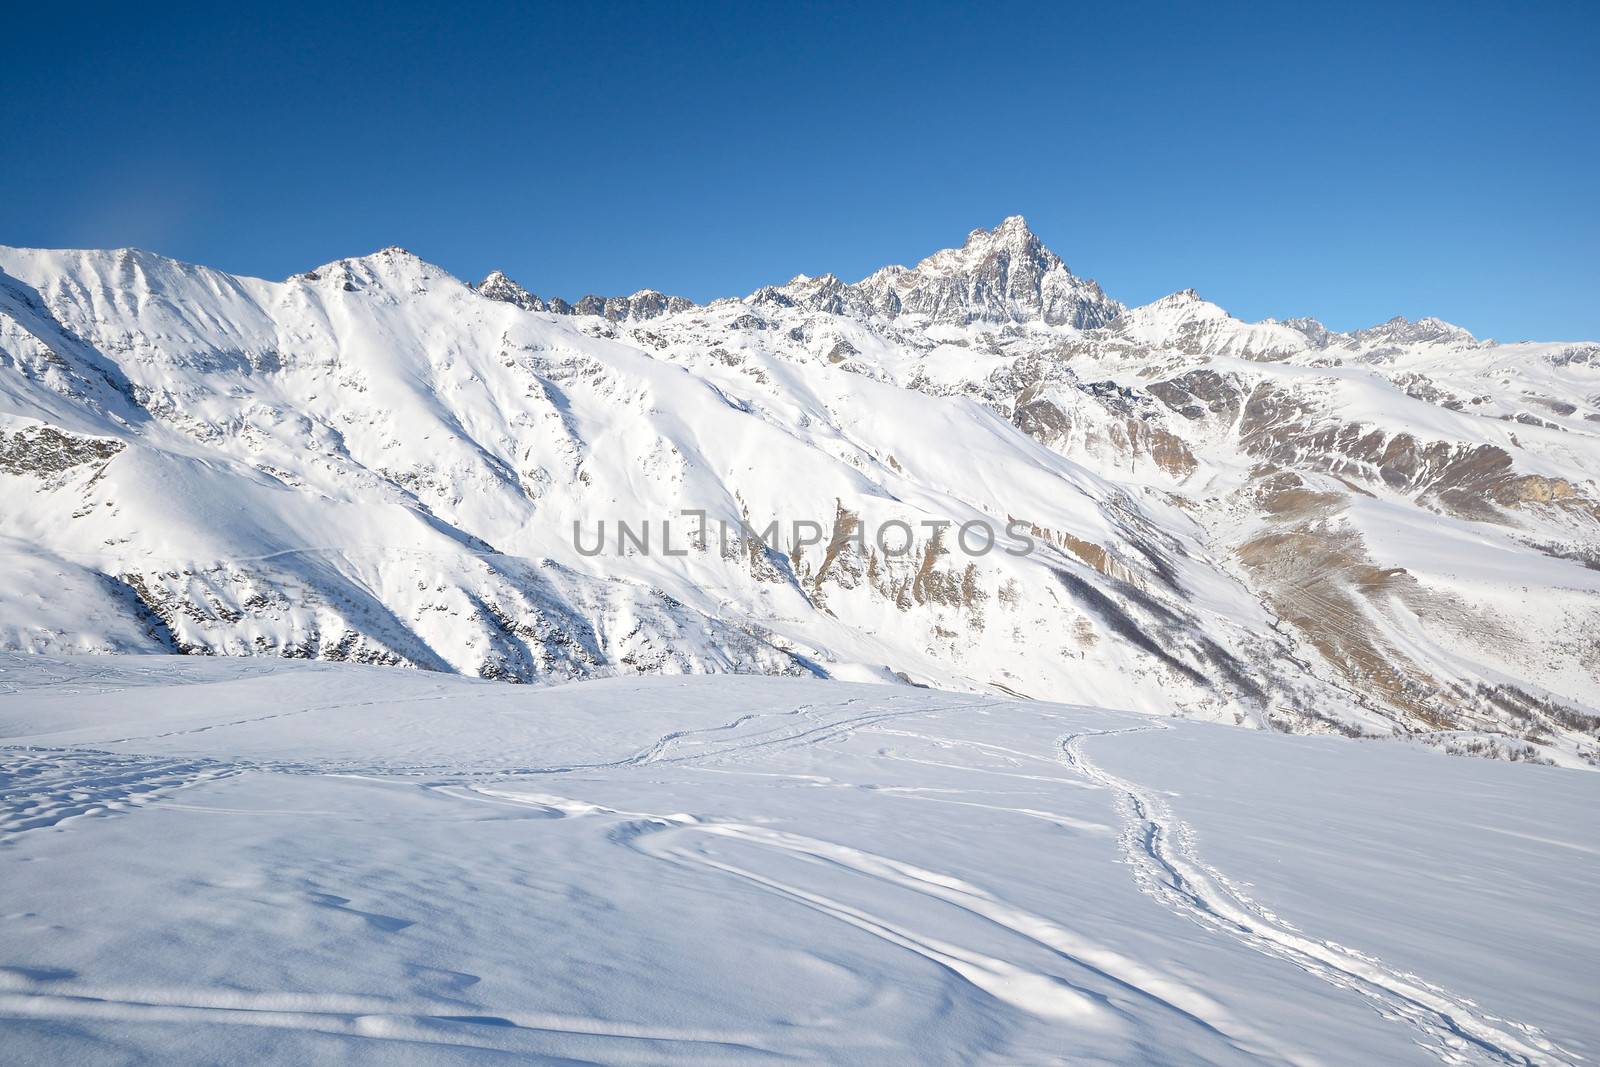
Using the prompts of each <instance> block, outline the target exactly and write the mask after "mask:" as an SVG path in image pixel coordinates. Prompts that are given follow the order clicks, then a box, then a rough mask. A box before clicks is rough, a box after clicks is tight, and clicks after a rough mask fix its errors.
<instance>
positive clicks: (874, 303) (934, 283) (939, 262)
mask: <svg viewBox="0 0 1600 1067" xmlns="http://www.w3.org/2000/svg"><path fill="white" fill-rule="evenodd" d="M763 294H764V297H763V298H764V299H767V300H773V299H777V298H779V297H781V298H782V299H785V300H787V301H789V302H791V303H792V304H793V305H794V306H798V307H804V308H809V309H811V310H814V311H825V312H828V313H830V314H853V315H861V316H871V317H876V318H882V319H891V320H892V319H898V318H901V317H903V316H920V317H922V318H923V319H925V320H926V321H927V322H929V323H949V324H955V325H966V324H968V323H974V322H993V323H1026V322H1039V323H1045V324H1047V325H1052V326H1057V325H1065V326H1073V327H1077V328H1079V329H1091V328H1093V327H1096V326H1104V325H1106V324H1107V323H1109V322H1111V320H1113V319H1115V318H1116V317H1117V315H1118V314H1119V313H1120V312H1121V311H1122V305H1120V304H1118V303H1117V302H1116V301H1115V300H1112V299H1111V298H1109V297H1107V296H1106V295H1105V293H1104V292H1103V291H1102V290H1101V289H1100V286H1099V285H1098V284H1097V283H1095V282H1094V281H1091V280H1089V279H1087V278H1079V277H1077V276H1076V275H1074V274H1073V273H1072V272H1071V271H1069V270H1068V269H1067V266H1066V264H1065V263H1063V262H1062V261H1061V258H1060V257H1059V256H1057V255H1056V254H1055V253H1054V252H1052V251H1050V250H1049V249H1048V248H1046V247H1045V246H1044V244H1043V243H1042V242H1041V241H1040V240H1039V238H1038V237H1037V236H1036V235H1035V234H1034V233H1033V231H1032V230H1030V229H1028V224H1027V222H1026V221H1025V220H1024V219H1023V218H1022V216H1021V215H1013V216H1011V217H1010V218H1008V219H1006V220H1005V221H1004V222H1002V223H1000V225H998V226H996V227H995V228H994V229H992V230H981V229H980V230H973V231H972V233H970V234H968V235H967V240H966V242H965V243H964V244H963V245H962V246H961V247H960V248H950V249H945V250H944V251H941V252H935V253H934V254H933V255H931V256H929V257H928V258H926V259H924V260H922V261H921V262H920V263H918V264H917V265H916V266H915V267H911V268H906V267H885V268H883V269H882V270H880V271H878V272H876V273H875V274H872V275H870V276H869V277H867V278H865V279H863V280H861V281H859V282H857V283H855V284H854V285H845V284H843V283H842V282H840V281H839V279H838V278H836V277H834V276H833V275H831V274H825V275H823V276H821V277H819V278H805V277H801V278H796V279H794V280H793V281H791V282H790V283H789V284H788V285H786V286H783V287H782V289H781V290H779V291H778V292H777V293H776V294H774V293H771V292H768V291H763Z"/></svg>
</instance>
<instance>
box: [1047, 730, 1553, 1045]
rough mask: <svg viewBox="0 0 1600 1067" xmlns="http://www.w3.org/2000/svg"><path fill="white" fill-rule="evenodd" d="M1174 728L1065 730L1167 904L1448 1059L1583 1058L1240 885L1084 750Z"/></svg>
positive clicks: (1143, 882) (1154, 891)
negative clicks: (1357, 1000)
mask: <svg viewBox="0 0 1600 1067" xmlns="http://www.w3.org/2000/svg"><path fill="white" fill-rule="evenodd" d="M1166 729H1171V727H1168V726H1166V725H1164V724H1161V723H1155V724H1152V725H1150V726H1134V727H1128V728H1126V729H1120V730H1085V731H1082V732H1079V733H1074V734H1069V735H1068V736H1066V737H1064V738H1062V740H1061V742H1060V750H1061V753H1062V755H1063V757H1064V759H1065V762H1066V763H1067V765H1068V766H1069V767H1071V768H1072V769H1074V770H1075V771H1077V772H1078V773H1080V774H1082V775H1084V776H1085V777H1086V778H1089V779H1090V780H1092V781H1094V782H1097V783H1099V784H1100V785H1103V786H1105V787H1106V788H1108V789H1111V790H1114V791H1115V792H1116V793H1117V794H1118V805H1119V807H1120V808H1121V810H1122V813H1123V817H1124V826H1123V833H1122V836H1121V841H1122V847H1123V853H1124V854H1125V855H1126V857H1127V859H1128V861H1129V863H1130V864H1131V865H1132V866H1133V868H1134V876H1135V878H1136V879H1137V880H1138V883H1139V886H1140V888H1141V889H1143V890H1144V891H1145V892H1146V893H1148V894H1149V895H1151V896H1153V897H1155V898H1156V899H1157V900H1159V901H1161V902H1162V903H1163V904H1165V905H1166V906H1167V907H1169V908H1171V909H1172V910H1174V911H1177V912H1178V913H1180V914H1182V915H1186V916H1188V917H1189V918H1191V919H1193V920H1194V921H1196V922H1197V923H1199V924H1200V925H1202V926H1205V927H1208V928H1210V929H1213V930H1217V931H1220V932H1222V933H1224V934H1226V935H1228V936H1230V937H1233V938H1234V939H1236V940H1238V941H1240V942H1242V943H1243V944H1245V945H1247V946H1248V947H1250V948H1252V949H1254V950H1255V951H1257V952H1261V953H1263V954H1266V955H1270V956H1275V957H1277V958H1279V959H1283V960H1287V961H1288V962H1290V963H1292V964H1294V965H1295V966H1296V967H1299V968H1300V969H1301V970H1303V971H1306V972H1307V973H1309V974H1312V975H1315V976H1316V977H1317V978H1320V979H1322V980H1323V981H1325V982H1327V983H1329V984H1330V985H1333V986H1335V987H1337V988H1339V989H1347V990H1352V991H1354V992H1356V993H1359V994H1360V995H1362V996H1364V997H1366V998H1368V999H1370V1000H1372V1001H1373V1002H1374V1005H1375V1007H1376V1008H1377V1010H1378V1013H1379V1014H1380V1015H1381V1016H1383V1018H1385V1019H1388V1020H1390V1021H1402V1022H1405V1023H1407V1024H1409V1025H1411V1026H1413V1027H1414V1028H1416V1029H1417V1030H1418V1031H1419V1035H1420V1036H1419V1038H1418V1042H1417V1043H1418V1044H1419V1045H1420V1046H1421V1047H1423V1048H1425V1049H1427V1050H1428V1051H1429V1052H1431V1053H1433V1054H1434V1055H1435V1056H1437V1057H1438V1058H1439V1059H1440V1060H1442V1061H1443V1062H1445V1063H1447V1064H1452V1065H1455V1064H1470V1063H1494V1064H1517V1065H1525V1067H1546V1065H1550V1067H1576V1065H1577V1064H1578V1063H1579V1062H1580V1060H1579V1059H1578V1057H1576V1056H1574V1055H1572V1054H1571V1053H1568V1052H1567V1051H1566V1050H1564V1049H1562V1048H1560V1047H1559V1046H1557V1045H1556V1044H1555V1043H1553V1042H1552V1041H1550V1040H1549V1039H1548V1038H1546V1037H1545V1036H1544V1035H1543V1034H1542V1033H1540V1031H1539V1030H1538V1029H1537V1028H1535V1027H1532V1026H1528V1025H1525V1024H1522V1023H1517V1022H1512V1021H1509V1020H1505V1019H1500V1018H1497V1017H1495V1016H1493V1015H1489V1014H1487V1013H1484V1012H1482V1011H1480V1010H1478V1007H1477V1005H1476V1004H1474V1003H1473V1002H1472V1001H1470V1000H1467V999H1466V998H1463V997H1459V996H1456V995H1455V994H1452V993H1450V992H1449V991H1447V990H1445V989H1442V988H1440V987H1439V986H1437V985H1434V984H1433V983H1431V982H1428V981H1426V980H1424V979H1422V978H1420V977H1418V976H1417V975H1414V974H1409V973H1406V972H1401V971H1397V970H1394V969H1392V968H1390V967H1387V966H1385V965H1384V964H1383V963H1382V961H1380V960H1379V959H1377V958H1376V957H1373V956H1370V955H1368V954H1366V953H1364V952H1360V951H1358V950H1355V949H1352V948H1348V947H1346V946H1344V945H1340V944H1337V943H1335V942H1332V941H1324V940H1319V939H1317V938H1314V937H1312V936H1310V935H1308V934H1305V933H1303V932H1301V931H1300V929H1299V928H1298V927H1296V926H1294V925H1292V924H1291V923H1289V922H1287V921H1285V920H1284V919H1282V918H1280V917H1279V916H1277V915H1275V914H1273V913H1272V912H1271V911H1269V910H1268V909H1266V908H1264V907H1263V906H1261V905H1260V904H1258V903H1256V902H1255V901H1254V900H1252V899H1250V897H1248V896H1246V895H1245V894H1244V893H1243V892H1241V891H1240V889H1239V887H1238V886H1237V885H1236V884H1235V883H1234V882H1232V881H1230V880H1229V879H1228V878H1227V877H1226V876H1224V875H1223V874H1222V873H1221V872H1219V871H1217V870H1216V869H1215V868H1213V867H1211V866H1209V865H1207V864H1206V863H1205V862H1203V861H1202V860H1201V859H1200V858H1199V856H1198V855H1197V853H1196V850H1195V844H1194V838H1195V835H1194V832H1193V830H1192V829H1191V828H1190V827H1189V826H1188V825H1187V824H1186V823H1184V822H1182V821H1181V820H1179V819H1177V818H1176V817H1174V816H1173V814H1172V813H1171V810H1170V809H1169V808H1168V806H1167V805H1166V803H1165V802H1164V801H1163V800H1162V799H1161V798H1160V797H1159V796H1158V795H1157V794H1156V793H1155V792H1154V791H1153V790H1150V789H1147V788H1145V787H1142V786H1139V785H1137V784H1135V783H1133V782H1129V781H1127V780H1126V779H1123V778H1119V777H1117V776H1116V775H1114V774H1111V773H1110V772H1108V771H1105V770H1102V769H1101V768H1099V767H1098V766H1096V765H1095V764H1094V762H1093V761H1091V760H1090V759H1089V758H1088V756H1087V755H1085V753H1084V751H1083V744H1084V742H1085V740H1087V739H1089V738H1093V737H1114V736H1116V735H1119V734H1129V733H1144V732H1148V731H1151V730H1166Z"/></svg>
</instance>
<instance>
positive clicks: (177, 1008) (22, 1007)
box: [0, 967, 785, 1064]
mask: <svg viewBox="0 0 1600 1067" xmlns="http://www.w3.org/2000/svg"><path fill="white" fill-rule="evenodd" d="M74 978H75V976H73V975H71V974H70V973H63V974H52V973H39V972H36V971H31V970H30V969H28V968H16V967H0V1016H6V1017H10V1018H18V1019H47V1020H52V1021H85V1022H87V1021H108V1022H125V1023H136V1024H137V1023H146V1024H148V1023H173V1024H179V1025H183V1026H197V1025H224V1026H260V1027H269V1028H273V1029H280V1030H298V1031H310V1032H316V1033H323V1034H332V1035H336V1036H344V1037H357V1038H367V1039H376V1040H383V1041H398V1042H409V1043H413V1044H427V1045H448V1046H453V1047H459V1048H468V1049H483V1050H485V1051H490V1052H499V1053H501V1054H504V1053H505V1051H506V1048H505V1043H504V1041H503V1040H502V1041H491V1040H487V1039H479V1040H475V1039H474V1033H475V1032H476V1033H477V1034H482V1035H484V1036H485V1038H487V1036H488V1035H490V1034H495V1033H503V1032H504V1031H506V1030H513V1031H520V1032H522V1034H523V1035H524V1036H526V1037H531V1038H533V1039H535V1040H538V1039H541V1038H543V1039H550V1038H563V1039H569V1040H570V1039H589V1040H600V1041H604V1042H606V1043H608V1044H609V1045H611V1046H612V1047H609V1048H608V1049H607V1052H606V1054H607V1055H609V1056H612V1057H614V1060H613V1062H624V1063H630V1062H631V1063H648V1064H654V1063H668V1062H674V1063H685V1064H694V1063H697V1062H700V1060H701V1059H703V1057H704V1054H705V1050H706V1049H707V1048H710V1047H716V1048H720V1049H721V1050H722V1051H723V1052H734V1053H737V1054H739V1055H740V1056H741V1057H744V1058H746V1059H752V1060H754V1059H760V1060H767V1059H772V1060H777V1059H782V1058H785V1057H783V1056H781V1055H780V1054H779V1053H778V1052H776V1051H774V1050H773V1049H771V1048H768V1047H766V1046H765V1045H764V1044H763V1038H762V1036H761V1035H758V1034H744V1033H737V1032H728V1033H721V1032H717V1031H713V1030H697V1029H693V1028H688V1027H671V1026H659V1027H658V1026H642V1025H636V1024H633V1023H627V1022H617V1021H614V1020H607V1019H600V1018H589V1017H580V1016H563V1015H554V1014H547V1013H540V1012H511V1013H505V1012H497V1013H496V1014H492V1015H485V1014H477V1013H474V1012H473V1011H472V1009H471V1006H470V1005H466V1004H441V1003H424V1002H415V1001H403V1000H391V999H387V998H383V997H373V996H351V995H347V994H331V993H295V992H283V993H262V992H247V991H243V990H216V989H170V988H161V987H135V988H107V987H101V986H96V985H90V984H87V983H80V982H77V981H75V980H74ZM617 1043H621V1045H622V1047H616V1045H617ZM628 1046H634V1048H633V1049H632V1051H631V1052H630V1051H629V1049H628ZM696 1049H699V1050H700V1051H698V1052H697V1051H696ZM591 1054H593V1053H591Z"/></svg>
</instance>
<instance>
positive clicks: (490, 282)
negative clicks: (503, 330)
mask: <svg viewBox="0 0 1600 1067" xmlns="http://www.w3.org/2000/svg"><path fill="white" fill-rule="evenodd" d="M473 289H475V290H477V293H478V295H479V296H486V297H488V298H489V299H490V300H499V301H502V302H504V303H507V304H515V305H516V306H517V307H519V308H522V309H523V310H524V311H548V310H550V306H549V305H548V304H546V303H545V302H544V301H543V300H540V299H539V298H538V297H537V296H534V295H533V294H532V293H530V292H528V290H526V289H524V288H523V287H522V286H520V285H518V284H517V283H516V282H514V281H512V280H511V279H510V278H508V277H506V276H505V275H504V274H502V273H501V272H499V271H497V270H492V271H490V272H489V276H488V277H487V278H484V279H483V281H481V282H479V283H478V284H477V285H474V286H473Z"/></svg>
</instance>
